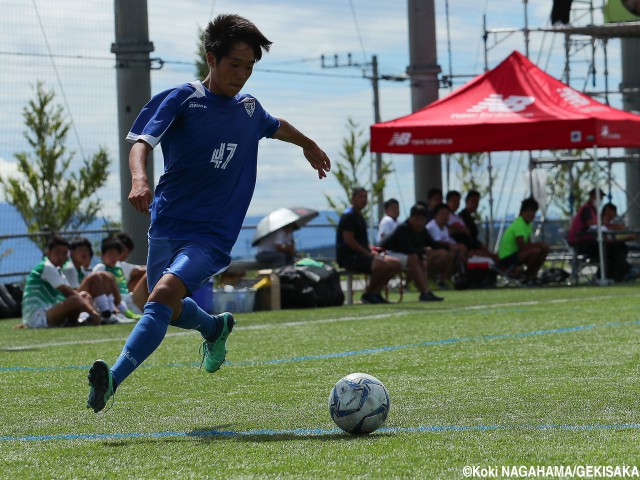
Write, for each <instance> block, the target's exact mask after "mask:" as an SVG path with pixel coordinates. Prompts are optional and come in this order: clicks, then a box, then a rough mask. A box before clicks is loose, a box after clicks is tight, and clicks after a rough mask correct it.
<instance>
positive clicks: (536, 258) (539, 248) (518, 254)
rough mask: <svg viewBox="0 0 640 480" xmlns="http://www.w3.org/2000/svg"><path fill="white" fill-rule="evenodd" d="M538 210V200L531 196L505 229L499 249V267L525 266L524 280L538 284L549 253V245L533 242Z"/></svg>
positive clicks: (513, 267) (511, 268) (504, 268)
mask: <svg viewBox="0 0 640 480" xmlns="http://www.w3.org/2000/svg"><path fill="white" fill-rule="evenodd" d="M537 211H538V202H537V201H536V199H535V198H533V197H529V198H526V199H524V200H523V201H522V204H521V205H520V215H519V216H518V218H516V219H515V220H514V221H513V223H512V224H511V225H509V227H508V228H507V229H506V230H505V232H504V234H503V236H502V240H501V241H500V248H499V250H498V267H499V268H500V269H502V270H513V269H516V268H518V267H521V266H522V267H524V268H523V273H524V281H525V283H527V284H537V283H538V280H537V277H538V271H539V270H540V267H542V265H543V264H544V262H545V260H546V258H547V255H548V254H549V245H547V244H546V243H544V242H532V241H531V236H532V235H533V219H534V218H535V216H536V212H537Z"/></svg>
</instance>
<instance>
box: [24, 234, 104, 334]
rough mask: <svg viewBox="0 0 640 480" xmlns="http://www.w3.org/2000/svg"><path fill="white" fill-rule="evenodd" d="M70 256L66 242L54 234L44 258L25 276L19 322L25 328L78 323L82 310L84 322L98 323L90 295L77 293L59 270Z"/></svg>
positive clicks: (88, 323) (89, 323)
mask: <svg viewBox="0 0 640 480" xmlns="http://www.w3.org/2000/svg"><path fill="white" fill-rule="evenodd" d="M68 257H69V242H67V241H66V240H65V239H63V238H61V237H58V236H53V237H51V238H50V239H49V241H48V243H47V251H46V254H45V256H44V258H43V259H42V260H41V261H40V262H39V263H38V264H37V265H36V266H35V267H34V268H33V270H31V272H30V273H29V275H28V276H27V281H26V284H25V287H24V295H23V297H22V322H23V325H24V326H25V327H30V328H46V327H61V326H74V325H78V324H79V322H78V317H79V315H80V314H81V313H83V312H84V313H87V314H88V317H87V318H86V320H85V321H84V322H83V323H84V324H86V325H100V323H101V320H100V314H99V313H98V311H97V310H96V308H95V307H94V305H93V301H92V298H91V296H90V295H88V294H87V293H86V292H76V291H75V290H74V289H73V288H71V286H70V285H69V282H68V281H67V278H66V277H65V276H64V274H63V273H62V269H61V267H62V265H63V264H64V262H66V261H67V258H68Z"/></svg>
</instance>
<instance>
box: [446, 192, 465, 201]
mask: <svg viewBox="0 0 640 480" xmlns="http://www.w3.org/2000/svg"><path fill="white" fill-rule="evenodd" d="M453 197H458V198H462V195H461V194H460V192H459V191H458V190H449V191H448V192H447V197H446V199H445V200H446V201H447V202H448V201H449V200H451V199H452V198H453Z"/></svg>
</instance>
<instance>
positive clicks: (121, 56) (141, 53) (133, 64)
mask: <svg viewBox="0 0 640 480" xmlns="http://www.w3.org/2000/svg"><path fill="white" fill-rule="evenodd" d="M114 13H115V42H114V43H113V44H112V45H111V52H112V53H115V55H116V78H117V88H118V134H119V139H120V203H121V209H122V229H123V230H124V231H125V232H127V233H128V234H129V235H131V237H132V238H133V241H134V243H135V245H136V248H135V250H134V251H133V252H132V253H131V260H130V261H131V262H132V263H138V264H145V263H146V262H147V250H148V241H147V232H148V230H149V222H150V219H149V216H145V215H142V214H140V213H138V212H136V211H135V210H134V209H133V207H132V206H131V205H130V204H129V200H128V197H129V191H130V190H131V172H130V171H129V150H130V147H131V146H130V144H129V143H128V142H127V141H126V140H125V138H126V136H127V133H128V132H129V129H130V128H131V125H133V122H134V120H135V119H136V116H137V115H138V112H140V110H142V107H143V106H144V105H145V104H146V103H147V102H148V101H149V99H150V98H151V76H150V70H151V60H150V59H149V52H152V51H153V50H154V47H153V43H151V42H150V41H149V26H148V23H149V22H148V15H147V0H114ZM147 178H148V179H149V185H150V186H151V188H152V189H153V182H154V176H153V155H152V154H151V155H149V162H148V164H147Z"/></svg>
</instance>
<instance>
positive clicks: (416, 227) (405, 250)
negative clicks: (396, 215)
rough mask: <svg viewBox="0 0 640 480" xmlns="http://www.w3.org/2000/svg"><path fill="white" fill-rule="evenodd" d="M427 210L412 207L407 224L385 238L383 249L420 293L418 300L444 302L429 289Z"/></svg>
mask: <svg viewBox="0 0 640 480" xmlns="http://www.w3.org/2000/svg"><path fill="white" fill-rule="evenodd" d="M426 225H427V210H426V209H425V208H424V207H423V206H422V205H414V206H413V207H411V213H410V215H409V218H408V219H407V221H406V222H403V223H401V224H399V225H398V226H397V227H396V229H395V230H394V231H393V233H392V234H391V235H390V236H389V237H387V238H385V240H384V241H383V242H382V245H381V246H382V247H383V248H384V249H385V250H386V251H387V254H388V255H390V256H392V257H395V258H397V259H398V260H399V261H400V263H401V265H402V268H403V270H406V271H407V272H408V274H409V278H411V280H412V281H413V283H415V285H416V287H417V288H418V290H419V291H420V296H419V297H418V299H419V300H420V301H421V302H434V301H441V300H444V299H443V298H442V297H439V296H437V295H435V294H434V293H433V292H432V291H431V289H430V288H429V286H428V285H429V283H428V273H427V272H428V270H427V248H428V242H429V240H428V238H427V235H428V233H427V230H426V229H425V226H426Z"/></svg>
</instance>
